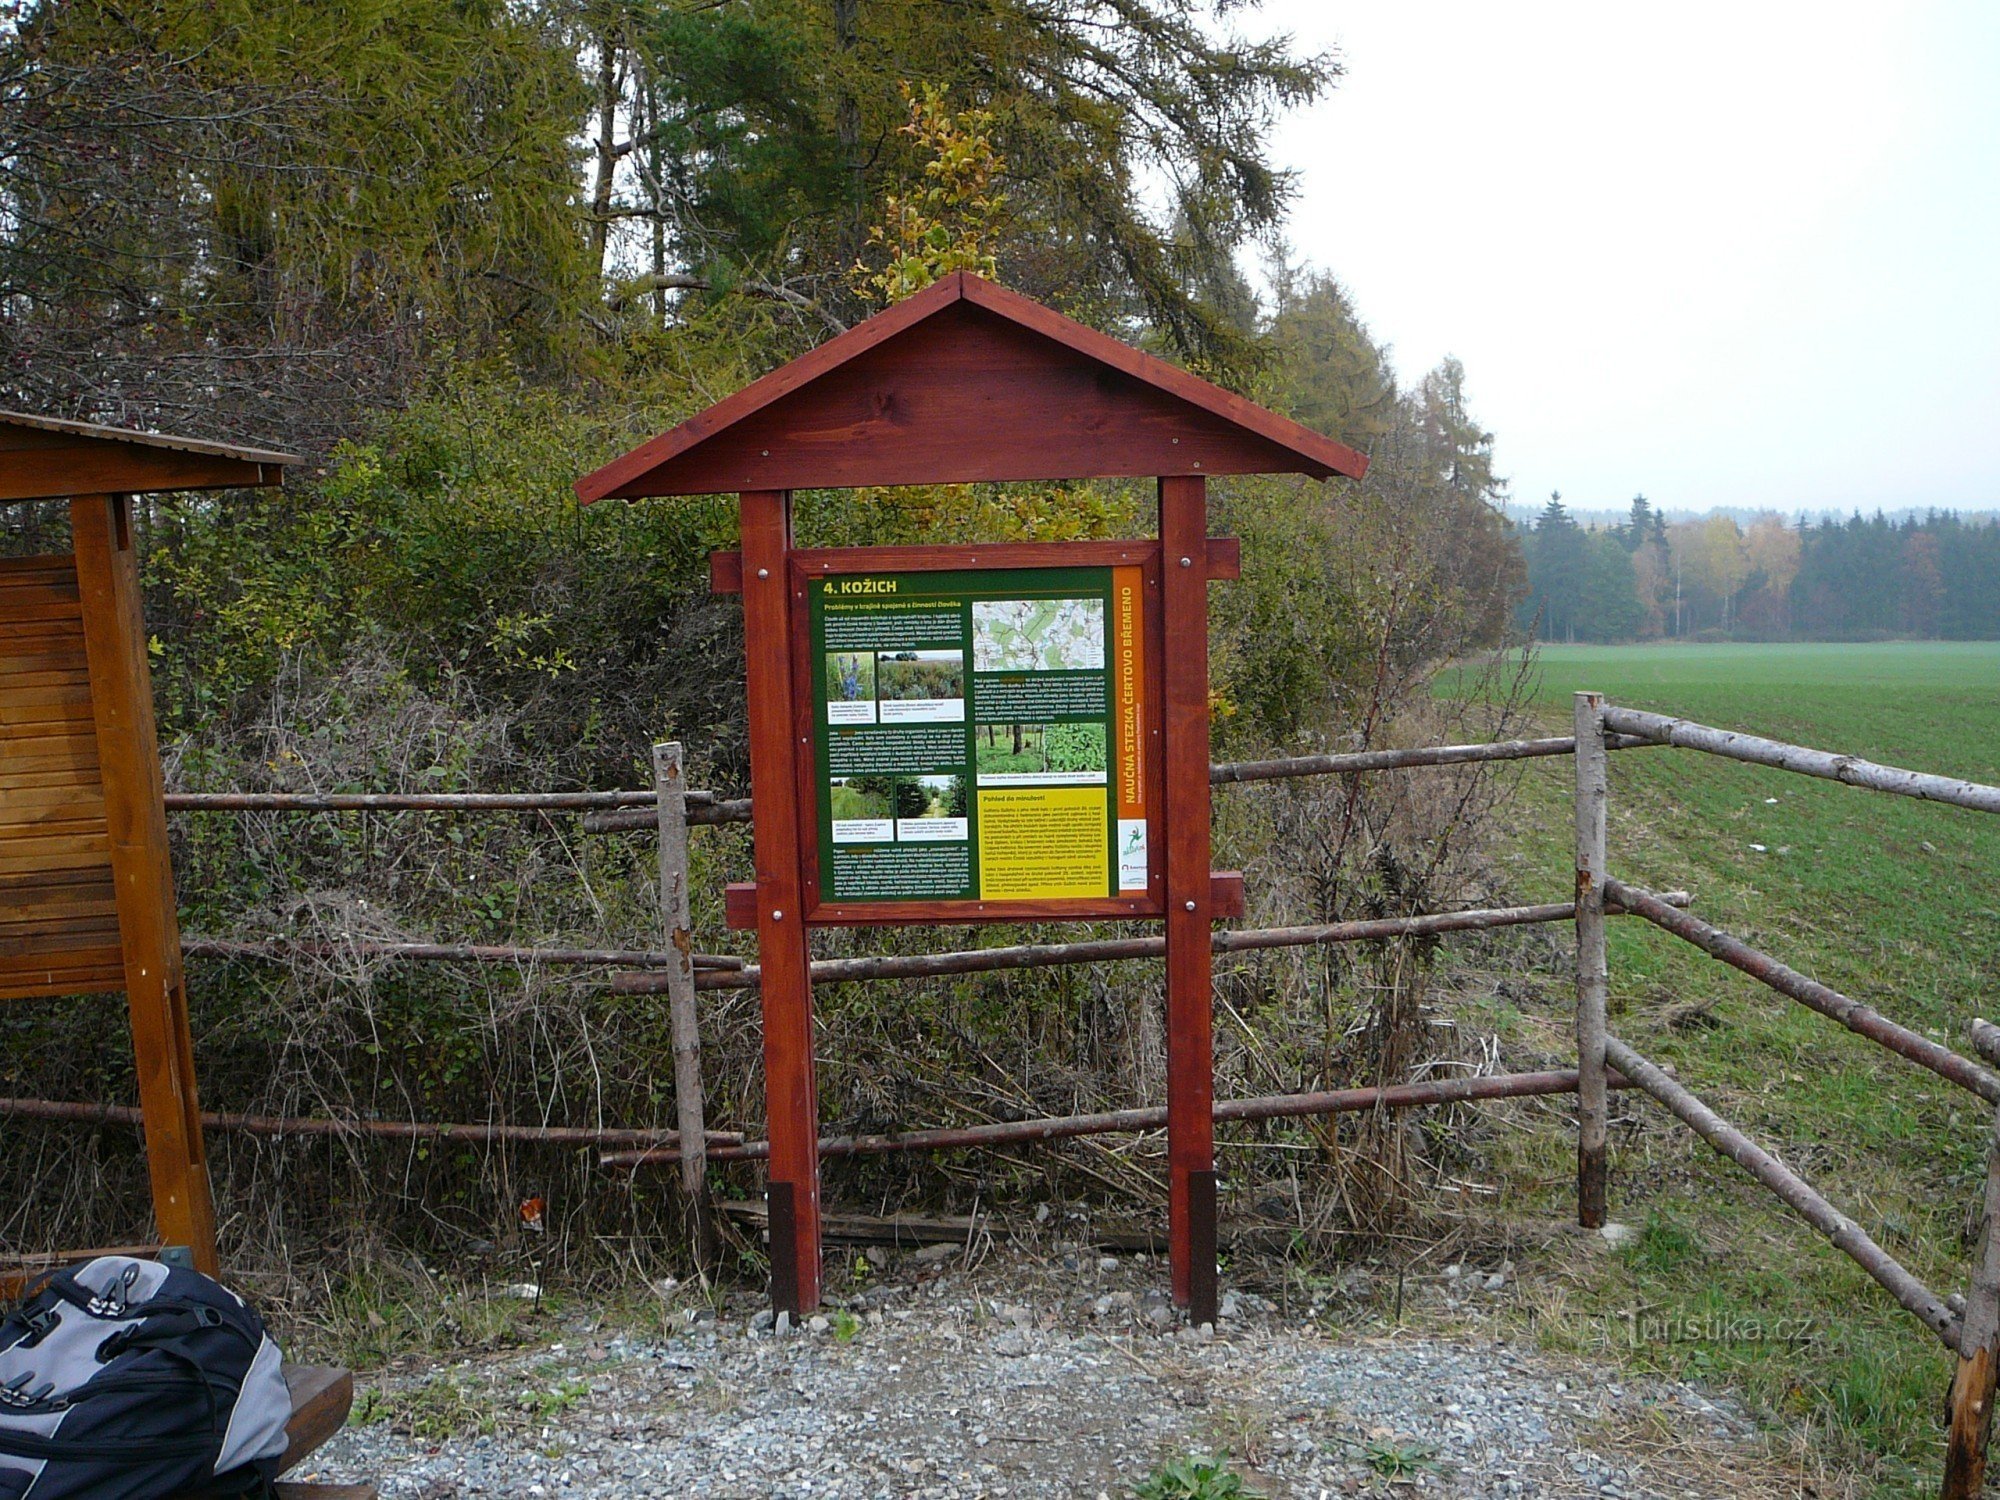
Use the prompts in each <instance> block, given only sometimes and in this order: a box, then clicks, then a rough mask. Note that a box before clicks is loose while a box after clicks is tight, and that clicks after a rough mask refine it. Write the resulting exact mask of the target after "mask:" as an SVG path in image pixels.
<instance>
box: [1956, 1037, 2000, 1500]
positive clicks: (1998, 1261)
mask: <svg viewBox="0 0 2000 1500" xmlns="http://www.w3.org/2000/svg"><path fill="white" fill-rule="evenodd" d="M1979 1029H1980V1027H1979V1023H1977V1022H1975V1023H1974V1031H1975V1034H1977V1033H1978V1031H1979ZM1980 1041H1981V1043H1982V1045H1981V1047H1980V1050H1981V1051H1982V1052H1985V1053H1986V1055H1987V1057H1988V1059H1989V1060H2000V1058H1996V1055H1995V1052H1993V1051H1989V1050H1988V1048H1989V1047H1990V1046H1991V1045H1992V1042H1993V1039H1992V1038H1991V1037H1985V1038H1980ZM1960 1328H1961V1332H1960V1334H1959V1358H1958V1368H1957V1370H1956V1371H1955V1372H1954V1373H1953V1375H1952V1381H1951V1399H1950V1405H1949V1412H1948V1416H1949V1422H1950V1430H1949V1432H1948V1433H1947V1434H1946V1438H1945V1455H1944V1491H1943V1493H1944V1500H1978V1496H1979V1493H1980V1491H1981V1489H1982V1488H1983V1487H1984V1485H1985V1482H1986V1448H1987V1444H1988V1443H1989V1442H1990V1441H1991V1439H1992V1436H1993V1396H1994V1390H1995V1387H1996V1385H1997V1384H2000V1111H1996V1112H1995V1115H1994V1122H1993V1141H1992V1144H1991V1145H1990V1146H1989V1147H1988V1149H1987V1153H1986V1202H1985V1218H1984V1220H1983V1221H1982V1222H1981V1225H1980V1233H1979V1259H1978V1261H1977V1262H1976V1263H1975V1264H1974V1265H1973V1268H1972V1285H1971V1286H1970V1287H1969V1288H1968V1289H1967V1292H1966V1298H1965V1320H1964V1322H1963V1323H1962V1324H1961V1325H1960Z"/></svg>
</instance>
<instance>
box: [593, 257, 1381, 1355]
mask: <svg viewBox="0 0 2000 1500" xmlns="http://www.w3.org/2000/svg"><path fill="white" fill-rule="evenodd" d="M1367 466H1368V463H1367V460H1366V459H1365V458H1363V457H1362V456H1361V455H1360V454H1358V453H1356V452H1354V451H1353V450H1351V449H1349V448H1346V447H1343V446H1342V445H1341V444H1339V443H1336V442H1334V441H1333V440H1332V439H1330V438H1326V437H1323V436H1321V435H1320V434H1318V433H1315V432H1311V431H1308V430H1307V429H1306V428H1303V427H1301V426H1299V424H1298V423H1296V422H1293V421H1291V420H1289V419H1288V418H1285V417H1282V416H1279V415H1278V414H1277V413H1275V412H1270V411H1266V410H1264V409H1263V408H1262V407H1259V406H1257V405H1256V404H1255V403H1253V402H1250V401H1247V400H1245V399H1244V398H1243V397H1241V396H1238V395H1235V394H1234V393H1232V392H1229V391H1225V390H1222V389H1220V388H1218V387H1216V386H1213V385H1210V384H1209V383H1208V382H1207V381H1204V380H1201V379H1198V378H1197V377H1195V376H1193V375H1190V374H1189V373H1188V372H1187V371H1185V370H1181V369H1177V368H1175V367H1174V366H1172V365H1170V364H1168V363H1166V362H1165V361H1164V360H1160V359H1157V358H1155V357H1153V356H1152V355H1149V354H1146V353H1144V352H1143V351H1141V350H1138V349H1134V348H1132V347H1131V346H1130V345H1127V344H1122V343H1119V342H1118V341H1117V340H1116V339H1113V338H1110V337H1108V336H1106V335H1105V334H1103V333H1100V332H1098V331H1096V330H1095V329H1091V328H1086V327H1083V326H1082V325H1080V324H1078V323H1075V322H1072V321H1071V320H1070V319H1068V318H1066V317H1064V316H1062V315H1061V314H1060V313H1057V312H1055V311H1054V310H1053V309H1051V308H1048V307H1044V306H1042V305H1041V304H1039V303H1036V302H1033V301H1030V300H1029V299H1027V298H1025V297H1022V296H1020V295H1018V294H1016V293H1013V292H1010V291H1008V290H1007V289H1006V288H1004V287H999V286H995V285H994V284H993V283H992V282H989V281H985V280H982V279H981V278H980V277H977V276H974V275H972V274H971V273H970V272H965V271H959V272H954V273H953V274H952V275H950V276H949V277H946V278H945V279H944V280H942V281H939V282H938V283H937V284H936V285H934V286H931V287H927V288H925V289H924V290H923V291H920V292H918V293H916V294H915V295H914V296H912V297H910V298H909V299H908V300H906V301H904V302H901V303H898V304H897V305H896V306H894V307H891V308H888V309H886V310H885V311H883V312H880V313H877V314H876V315H875V316H874V317H872V318H870V319H868V320H867V321H866V322H864V323H861V324H859V325H858V326H856V327H854V328H850V329H848V330H847V331H846V332H844V333H842V334H840V335H838V336H837V337H835V338H833V339H831V340H829V341H828V342H826V343H825V344H822V345H820V346H819V347H818V348H817V349H814V350H812V351H811V352H810V353H807V354H804V355H801V356H800V357H799V358H797V359H795V360H793V361H792V362H791V363H790V364H788V365H784V366H782V367H780V368H779V369H776V370H773V371H771V372H770V373H769V374H767V375H765V376H763V377H762V378H761V379H758V380H756V381H753V382H752V383H751V384H749V385H747V386H745V387H744V388H743V389H742V390H740V391H737V392H735V393H734V394H732V395H730V396H727V397H725V398H724V399H723V400H721V401H719V402H717V403H716V404H715V405H714V406H712V407H710V408H708V410H706V411H704V412H700V413H698V414H697V415H695V416H693V417H690V418H689V419H688V420H687V421H685V422H683V423H681V424H680V426H678V427H676V428H674V429H672V430H671V431H669V432H664V433H662V434H660V435H659V436H658V437H656V438H654V439H653V440H652V441H651V442H648V443H644V444H641V445H640V446H639V447H637V448H634V449H633V450H632V451H631V452H629V453H627V454H625V455H624V456H623V457H622V458H618V459H615V460H613V461H612V462H611V463H608V464H606V465H605V466H604V467H603V468H601V469H598V470H597V471H595V472H594V473H592V474H589V475H586V476H585V477H584V478H582V479H580V480H578V481H577V484H576V492H577V496H578V498H579V499H581V500H583V501H584V502H586V503H589V502H591V501H596V500H603V499H608V498H613V497H616V498H620V499H626V500H636V499H640V498H642V497H645V496H655V495H708V494H717V493H720V492H724V491H728V490H734V491H736V492H737V494H738V497H739V499H738V514H739V517H740V520H741V535H742V548H741V550H740V551H734V552H719V553H716V554H715V555H714V556H713V557H712V558H711V559H710V572H711V577H712V579H713V581H714V584H715V587H716V590H717V591H718V592H720V593H728V594H740V595H741V596H742V599H743V638H744V648H745V650H744V693H745V699H746V707H747V710H748V721H749V737H750V747H749V748H750V794H751V804H752V807H753V810H754V819H755V832H756V838H755V846H754V854H755V863H756V875H757V878H756V881H755V882H754V883H752V884H747V885H736V886H731V887H730V888H729V890H728V893H727V894H728V920H729V924H730V926H732V927H735V928H743V929H748V928H754V929H755V930H756V933H757V951H758V992H759V997H760V1003H761V1006H762V1011H763V1022H764V1100H765V1114H766V1124H767V1126H768V1129H769V1132H770V1147H769V1151H770V1154H769V1166H768V1177H767V1181H766V1194H767V1201H768V1206H769V1210H770V1226H771V1232H770V1247H771V1291H772V1299H773V1301H774V1302H775V1303H776V1305H777V1306H778V1307H780V1308H784V1309H787V1310H789V1311H792V1312H799V1311H803V1310H804V1309H806V1308H809V1307H812V1306H813V1305H814V1304H815V1303H817V1302H818V1301H819V1294H820V1205H819V1190H820V1172H819V1099H818V1090H817V1085H816V1081H815V1069H814V1046H813V1016H812V953H811V944H810V941H809V929H811V928H813V927H815V926H821V927H824V926H864V925H874V924H880V923H894V922H949V923H960V922H984V921H996V922H999V921H1017V922H1018V921H1038V920H1042V919H1044V918H1096V919H1116V918H1146V919H1153V920H1156V921H1158V922H1159V923H1160V925H1161V927H1162V928H1163V929H1164V936H1165V939H1166V943H1165V947H1166V964H1165V969H1166V984H1165V994H1164V996H1163V999H1164V1008H1165V1012H1166V1033H1167V1137H1168V1150H1167V1155H1168V1173H1167V1238H1168V1246H1169V1261H1170V1263H1171V1268H1172V1277H1173V1292H1174V1298H1175V1300H1176V1301H1177V1302H1179V1303H1181V1304H1182V1305H1183V1306H1185V1307H1186V1308H1187V1309H1188V1314H1189V1316H1190V1318H1192V1319H1193V1320H1194V1321H1195V1322H1197V1323H1200V1322H1204V1321H1207V1320H1208V1319H1211V1318H1213V1317H1214V1316H1215V1307H1216V1257H1215V1222H1216V1206H1215V1183H1216V1179H1215V1170H1214V1168H1215V1155H1214V1129H1213V1081H1212V1058H1213V1049H1212V1029H1213V1028H1212V1018H1211V1013H1210V1012H1211V1003H1212V995H1211V990H1210V983H1209V979H1210V960H1211V956H1212V951H1213V937H1214V934H1213V923H1214V922H1215V920H1216V919H1217V918H1219V917H1228V916H1235V915H1240V914H1241V909H1242V881H1241V878H1240V877H1233V876H1231V875H1229V874H1228V873H1226V872H1224V873H1217V872H1215V871H1212V870H1211V869H1210V868H1209V743H1208V711H1209V707H1208V692H1209V684H1208V585H1209V583H1210V581H1211V580H1215V579H1226V578H1234V577H1235V576H1236V575H1237V568H1238V555H1237V548H1236V545H1235V543H1234V542H1232V541H1230V540H1229V539H1227V538H1220V537H1210V536H1209V535H1208V498H1207V495H1208V491H1207V484H1208V480H1209V478H1210V477H1211V476H1214V475H1222V474H1281V473H1282V474H1303V475H1308V476H1310V477H1312V478H1315V479H1326V478H1330V477H1332V476H1333V475H1336V474H1343V475H1349V476H1353V477H1359V476H1360V475H1361V474H1362V473H1363V472H1364V471H1365V470H1366V469H1367ZM1136 477H1150V478H1152V479H1155V480H1156V481H1157V482H1158V486H1159V491H1158V493H1159V517H1160V534H1159V537H1158V538H1157V539H1155V540H1147V541H1132V542H1070V543H994V544H989V545H984V546H968V547H963V548H842V549H838V550H817V549H811V548H800V547H797V546H795V545H794V542H793V536H792V496H793V492H794V491H797V490H806V489H826V488H836V489H838V488H874V487H884V486H895V485H932V484H991V483H1004V482H1008V481H1013V480H1044V479H1083V478H1104V479H1109V478H1136Z"/></svg>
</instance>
